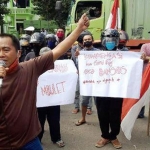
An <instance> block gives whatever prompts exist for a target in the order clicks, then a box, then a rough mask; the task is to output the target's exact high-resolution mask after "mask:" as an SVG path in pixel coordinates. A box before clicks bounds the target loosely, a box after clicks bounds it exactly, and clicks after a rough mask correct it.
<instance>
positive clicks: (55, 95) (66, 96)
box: [36, 60, 78, 107]
mask: <svg viewBox="0 0 150 150" xmlns="http://www.w3.org/2000/svg"><path fill="white" fill-rule="evenodd" d="M77 78H78V74H77V70H76V67H75V65H74V63H73V61H72V60H57V61H55V67H54V69H53V70H48V71H46V72H45V73H44V74H42V75H41V76H40V77H39V79H38V86H37V104H36V105H37V107H46V106H55V105H65V104H71V103H74V98H75V91H76V84H77Z"/></svg>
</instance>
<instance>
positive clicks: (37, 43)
mask: <svg viewBox="0 0 150 150" xmlns="http://www.w3.org/2000/svg"><path fill="white" fill-rule="evenodd" d="M30 45H31V47H32V52H30V53H28V54H27V55H26V57H25V59H24V61H28V60H29V59H32V58H35V57H38V56H39V52H40V49H41V48H42V47H44V46H45V35H44V34H42V33H39V32H35V33H33V34H32V36H31V39H30Z"/></svg>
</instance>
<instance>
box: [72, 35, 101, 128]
mask: <svg viewBox="0 0 150 150" xmlns="http://www.w3.org/2000/svg"><path fill="white" fill-rule="evenodd" d="M93 41H94V39H93V36H92V34H88V35H84V36H83V43H82V44H83V47H84V48H83V49H82V50H81V51H99V49H97V48H95V47H94V46H93ZM78 55H79V51H78V50H77V51H76V52H75V56H78ZM91 100H92V96H83V95H82V96H81V105H82V117H81V119H80V120H78V122H76V123H75V125H76V126H80V125H82V124H85V123H86V113H87V111H89V110H88V104H89V102H90V101H91ZM91 113H92V112H91V110H90V111H89V114H91Z"/></svg>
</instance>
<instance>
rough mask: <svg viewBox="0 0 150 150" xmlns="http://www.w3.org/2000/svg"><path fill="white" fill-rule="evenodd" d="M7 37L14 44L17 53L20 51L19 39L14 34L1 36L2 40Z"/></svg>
mask: <svg viewBox="0 0 150 150" xmlns="http://www.w3.org/2000/svg"><path fill="white" fill-rule="evenodd" d="M6 37H9V38H11V40H12V44H13V46H14V47H15V49H16V51H18V50H20V42H19V40H18V39H17V37H15V36H14V35H12V34H8V33H2V34H0V38H6Z"/></svg>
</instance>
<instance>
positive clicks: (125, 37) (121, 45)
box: [117, 30, 129, 51]
mask: <svg viewBox="0 0 150 150" xmlns="http://www.w3.org/2000/svg"><path fill="white" fill-rule="evenodd" d="M119 37H120V38H119V45H118V49H117V50H119V51H128V50H129V49H128V48H127V47H126V43H127V42H128V40H129V36H128V34H127V33H126V32H125V31H123V30H120V31H119Z"/></svg>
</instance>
